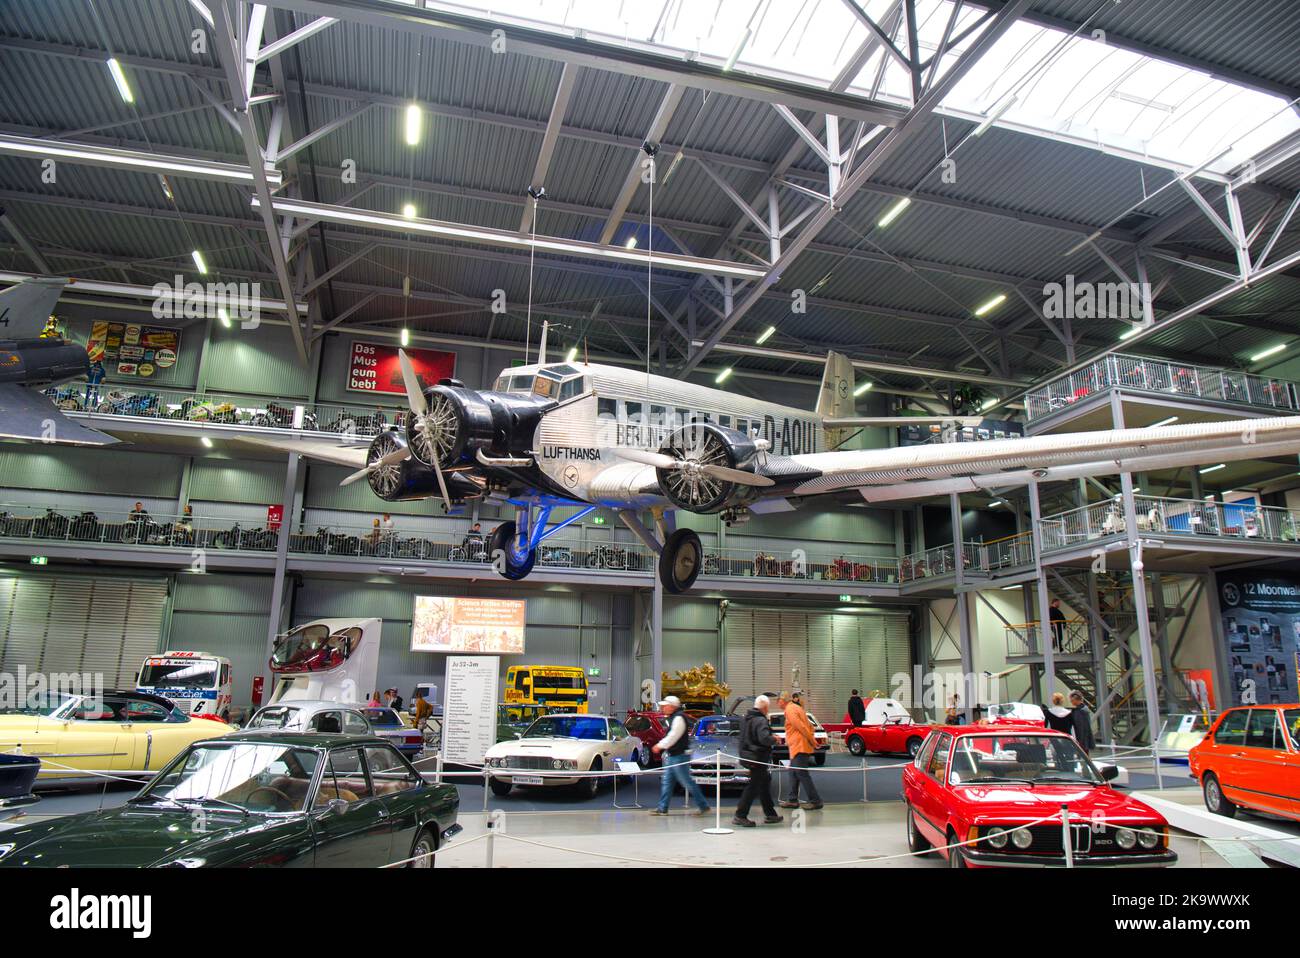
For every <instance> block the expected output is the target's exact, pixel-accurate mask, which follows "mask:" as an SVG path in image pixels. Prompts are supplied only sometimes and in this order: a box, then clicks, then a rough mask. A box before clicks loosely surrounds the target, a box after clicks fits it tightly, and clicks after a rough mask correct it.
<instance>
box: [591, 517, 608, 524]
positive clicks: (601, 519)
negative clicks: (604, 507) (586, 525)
mask: <svg viewBox="0 0 1300 958" xmlns="http://www.w3.org/2000/svg"><path fill="white" fill-rule="evenodd" d="M591 522H592V524H593V525H597V526H603V525H604V524H605V517H604V516H596V517H595V518H593V519H592V520H591Z"/></svg>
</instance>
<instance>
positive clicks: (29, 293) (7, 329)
mask: <svg viewBox="0 0 1300 958" xmlns="http://www.w3.org/2000/svg"><path fill="white" fill-rule="evenodd" d="M67 285H68V281H67V280H66V279H47V278H44V277H42V278H40V279H28V280H24V281H23V282H21V283H19V284H18V285H17V286H11V287H10V288H9V289H7V290H5V291H4V292H3V293H0V337H2V338H4V339H19V340H21V339H36V338H37V337H39V336H40V335H41V333H42V332H43V331H44V330H45V323H46V321H47V320H48V319H49V318H50V313H52V312H54V304H55V303H57V302H58V301H59V297H60V296H61V295H63V287H65V286H67Z"/></svg>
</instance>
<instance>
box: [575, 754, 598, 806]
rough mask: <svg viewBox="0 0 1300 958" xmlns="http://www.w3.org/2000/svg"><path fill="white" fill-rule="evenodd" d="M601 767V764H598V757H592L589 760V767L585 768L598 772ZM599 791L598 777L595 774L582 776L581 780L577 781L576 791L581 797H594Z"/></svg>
mask: <svg viewBox="0 0 1300 958" xmlns="http://www.w3.org/2000/svg"><path fill="white" fill-rule="evenodd" d="M602 767H603V766H602V765H601V764H600V759H599V758H593V759H592V760H591V768H589V769H587V771H589V772H599V771H600V770H601V769H602ZM599 791H600V778H599V777H598V776H596V775H592V776H590V777H587V778H584V779H583V780H582V781H581V782H579V783H578V792H579V794H581V795H582V797H583V798H595V797H596V793H597V792H599Z"/></svg>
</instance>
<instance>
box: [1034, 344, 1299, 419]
mask: <svg viewBox="0 0 1300 958" xmlns="http://www.w3.org/2000/svg"><path fill="white" fill-rule="evenodd" d="M1116 387H1118V388H1120V389H1126V390H1131V391H1136V392H1143V393H1158V394H1162V395H1174V396H1186V397H1192V398H1196V399H1205V400H1209V401H1211V402H1218V403H1226V404H1228V405H1232V406H1249V407H1251V408H1256V409H1272V410H1282V411H1285V412H1295V411H1297V410H1300V384H1297V383H1294V382H1290V381H1288V380H1285V379H1273V378H1270V377H1267V376H1255V375H1252V374H1250V373H1244V372H1238V371H1235V370H1231V369H1220V368H1216V367H1213V366H1191V365H1187V364H1186V363H1172V362H1168V361H1167V360H1163V359H1151V358H1148V357H1145V356H1128V355H1124V354H1120V353H1112V354H1110V355H1108V356H1103V357H1101V358H1100V359H1098V360H1097V361H1096V362H1093V363H1089V364H1088V365H1087V366H1084V367H1083V368H1082V369H1078V370H1075V371H1074V372H1072V373H1068V374H1067V375H1065V376H1062V377H1060V378H1059V379H1055V380H1053V381H1051V382H1049V383H1047V384H1046V385H1043V386H1040V387H1038V388H1036V389H1031V390H1030V391H1029V392H1027V393H1025V418H1026V419H1028V420H1029V421H1031V422H1032V421H1033V420H1035V419H1042V418H1044V417H1046V416H1050V415H1052V414H1053V413H1056V412H1059V411H1060V410H1062V409H1066V408H1068V407H1069V406H1071V405H1073V404H1074V403H1076V402H1079V401H1081V400H1083V399H1087V398H1088V397H1089V396H1093V395H1096V394H1097V393H1100V392H1104V391H1106V390H1107V389H1112V388H1116Z"/></svg>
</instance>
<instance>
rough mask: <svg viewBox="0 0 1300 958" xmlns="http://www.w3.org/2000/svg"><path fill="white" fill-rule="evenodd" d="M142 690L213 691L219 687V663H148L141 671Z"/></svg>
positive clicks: (200, 661)
mask: <svg viewBox="0 0 1300 958" xmlns="http://www.w3.org/2000/svg"><path fill="white" fill-rule="evenodd" d="M137 684H138V685H139V686H140V688H142V689H212V688H216V687H217V663H216V662H214V661H212V660H211V659H209V660H207V661H203V660H197V661H195V660H190V661H182V662H146V663H145V664H144V668H142V669H141V670H140V681H139V682H138V683H137Z"/></svg>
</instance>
